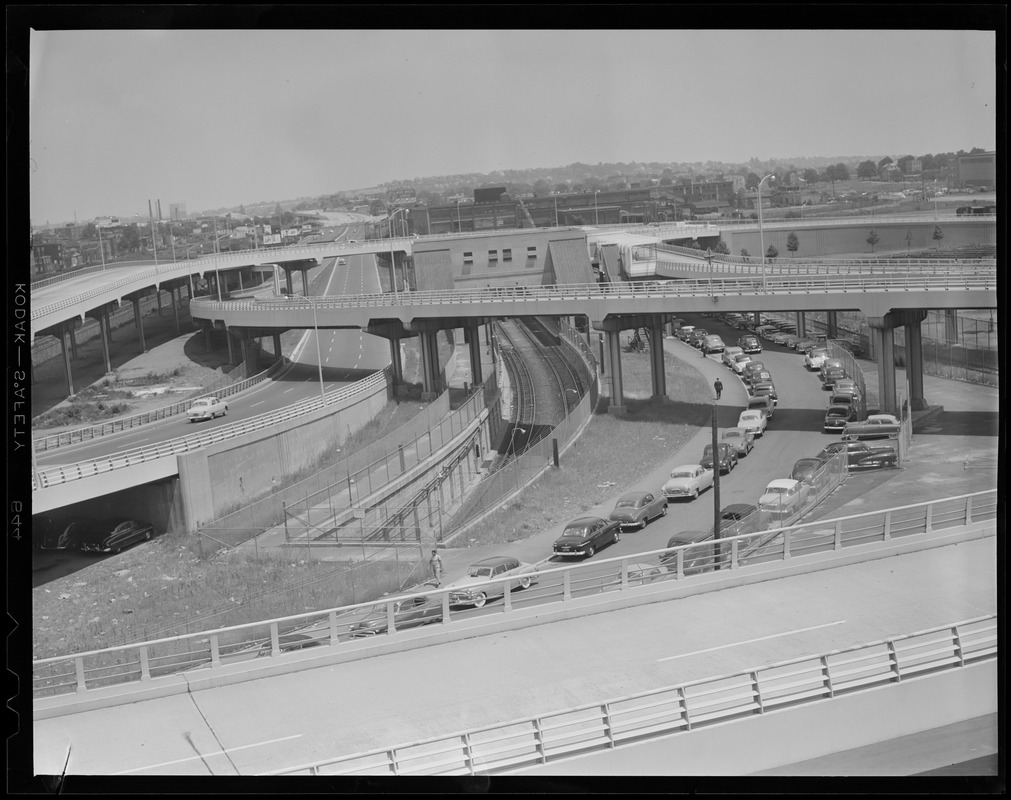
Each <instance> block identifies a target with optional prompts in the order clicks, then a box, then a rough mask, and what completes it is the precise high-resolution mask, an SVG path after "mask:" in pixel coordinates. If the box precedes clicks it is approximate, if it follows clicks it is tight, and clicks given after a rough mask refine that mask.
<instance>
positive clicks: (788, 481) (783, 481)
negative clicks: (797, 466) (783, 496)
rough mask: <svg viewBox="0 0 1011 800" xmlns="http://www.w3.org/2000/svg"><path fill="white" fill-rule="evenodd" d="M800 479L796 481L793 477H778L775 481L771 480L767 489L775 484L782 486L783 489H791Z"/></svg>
mask: <svg viewBox="0 0 1011 800" xmlns="http://www.w3.org/2000/svg"><path fill="white" fill-rule="evenodd" d="M798 483H800V481H795V480H794V479H793V478H776V480H774V481H769V485H768V486H766V487H765V488H766V489H770V488H772V487H773V486H776V487H781V488H783V489H789V488H790V487H792V486H796V485H797V484H798Z"/></svg>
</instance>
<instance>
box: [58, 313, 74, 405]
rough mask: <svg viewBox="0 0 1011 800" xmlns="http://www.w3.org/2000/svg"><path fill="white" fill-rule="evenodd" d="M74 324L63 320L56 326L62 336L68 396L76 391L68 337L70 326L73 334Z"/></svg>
mask: <svg viewBox="0 0 1011 800" xmlns="http://www.w3.org/2000/svg"><path fill="white" fill-rule="evenodd" d="M72 324H73V323H63V322H61V323H60V324H59V325H57V327H56V331H57V335H58V336H59V337H60V352H61V353H62V354H63V375H64V377H65V378H66V385H67V396H68V397H69V396H71V395H72V394H73V393H74V373H73V371H72V370H71V369H70V350H69V348H68V347H67V338H66V335H67V330H68V328H70V330H71V336H72V335H73V329H72V328H71V327H70V326H71V325H72Z"/></svg>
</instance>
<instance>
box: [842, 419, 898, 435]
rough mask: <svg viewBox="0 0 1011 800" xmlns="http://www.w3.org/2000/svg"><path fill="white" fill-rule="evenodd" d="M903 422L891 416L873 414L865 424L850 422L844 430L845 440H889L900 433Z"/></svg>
mask: <svg viewBox="0 0 1011 800" xmlns="http://www.w3.org/2000/svg"><path fill="white" fill-rule="evenodd" d="M901 428H902V422H901V421H900V420H899V418H898V417H895V416H892V415H891V414H871V415H870V416H869V417H867V419H865V420H864V421H863V422H850V423H848V424H847V425H846V427H845V428H844V429H843V438H844V439H860V440H864V441H866V440H868V439H888V438H890V437H892V436H894V435H895V434H897V433H898V432H899V430H900V429H901Z"/></svg>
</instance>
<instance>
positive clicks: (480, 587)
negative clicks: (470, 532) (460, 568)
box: [445, 556, 534, 608]
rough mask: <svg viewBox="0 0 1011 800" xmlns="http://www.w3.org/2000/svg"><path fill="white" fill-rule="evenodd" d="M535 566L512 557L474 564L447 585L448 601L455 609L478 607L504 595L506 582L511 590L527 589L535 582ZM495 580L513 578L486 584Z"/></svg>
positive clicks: (495, 558) (498, 557)
mask: <svg viewBox="0 0 1011 800" xmlns="http://www.w3.org/2000/svg"><path fill="white" fill-rule="evenodd" d="M532 572H534V567H533V566H532V565H531V564H527V563H525V562H523V561H520V560H519V559H518V558H515V557H513V556H491V557H489V558H482V559H481V560H480V561H475V562H474V563H473V564H471V565H470V567H468V568H467V576H466V577H464V578H460V579H459V580H455V581H453V582H451V583H448V584H446V586H445V588H446V589H447V590H448V591H449V602H450V603H452V604H453V605H456V606H474V607H475V608H481V606H483V605H484V604H485V603H487V602H488V601H489V600H495V599H497V598H499V597H502V596H504V595H505V587H506V583H509V588H510V590H512V589H529V588H530V585H531V584H532V583H533V582H534V578H533V576H532V575H531V574H530V573H532ZM496 578H513V580H510V581H505V580H503V581H501V582H500V583H493V584H490V585H485V583H486V582H487V581H490V580H494V579H496Z"/></svg>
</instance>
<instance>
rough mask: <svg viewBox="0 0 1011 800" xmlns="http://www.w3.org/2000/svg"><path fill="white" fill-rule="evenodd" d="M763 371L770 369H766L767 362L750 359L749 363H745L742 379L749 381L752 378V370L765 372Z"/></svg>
mask: <svg viewBox="0 0 1011 800" xmlns="http://www.w3.org/2000/svg"><path fill="white" fill-rule="evenodd" d="M763 371H766V372H767V371H768V370H766V369H765V364H763V363H762V362H761V361H754V360H753V361H750V362H749V363H747V364H745V365H744V371H743V372H741V379H742V380H743V381H744V382H745V383H748V382H749V381H750V380H751V376H750V374H751V373H752V372H763Z"/></svg>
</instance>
